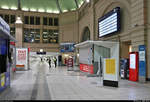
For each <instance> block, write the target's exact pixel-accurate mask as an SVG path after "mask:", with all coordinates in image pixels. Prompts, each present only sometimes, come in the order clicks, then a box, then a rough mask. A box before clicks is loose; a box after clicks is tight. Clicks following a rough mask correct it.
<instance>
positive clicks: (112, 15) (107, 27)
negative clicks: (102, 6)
mask: <svg viewBox="0 0 150 102" xmlns="http://www.w3.org/2000/svg"><path fill="white" fill-rule="evenodd" d="M118 31H120V7H116V8H114V9H113V10H112V11H110V12H109V13H107V14H106V15H104V16H103V17H101V18H99V20H98V32H99V37H103V36H105V35H108V34H112V33H114V32H118Z"/></svg>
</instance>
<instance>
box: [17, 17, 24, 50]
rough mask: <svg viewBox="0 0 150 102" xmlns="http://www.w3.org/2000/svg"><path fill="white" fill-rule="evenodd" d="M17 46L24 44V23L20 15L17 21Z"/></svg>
mask: <svg viewBox="0 0 150 102" xmlns="http://www.w3.org/2000/svg"><path fill="white" fill-rule="evenodd" d="M15 26H16V40H17V42H16V47H20V48H21V47H22V46H23V43H22V42H23V24H22V21H21V19H20V18H19V17H17V20H16V23H15Z"/></svg>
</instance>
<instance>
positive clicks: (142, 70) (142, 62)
mask: <svg viewBox="0 0 150 102" xmlns="http://www.w3.org/2000/svg"><path fill="white" fill-rule="evenodd" d="M145 56H146V47H145V45H140V46H139V76H144V77H146V57H145Z"/></svg>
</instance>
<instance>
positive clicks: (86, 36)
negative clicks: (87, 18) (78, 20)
mask: <svg viewBox="0 0 150 102" xmlns="http://www.w3.org/2000/svg"><path fill="white" fill-rule="evenodd" d="M86 40H90V30H89V28H88V27H85V28H84V31H83V34H82V40H81V42H84V41H86Z"/></svg>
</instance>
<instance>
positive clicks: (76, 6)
mask: <svg viewBox="0 0 150 102" xmlns="http://www.w3.org/2000/svg"><path fill="white" fill-rule="evenodd" d="M74 1H75V3H76V7H77V8H79V5H78V1H77V0H74Z"/></svg>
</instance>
